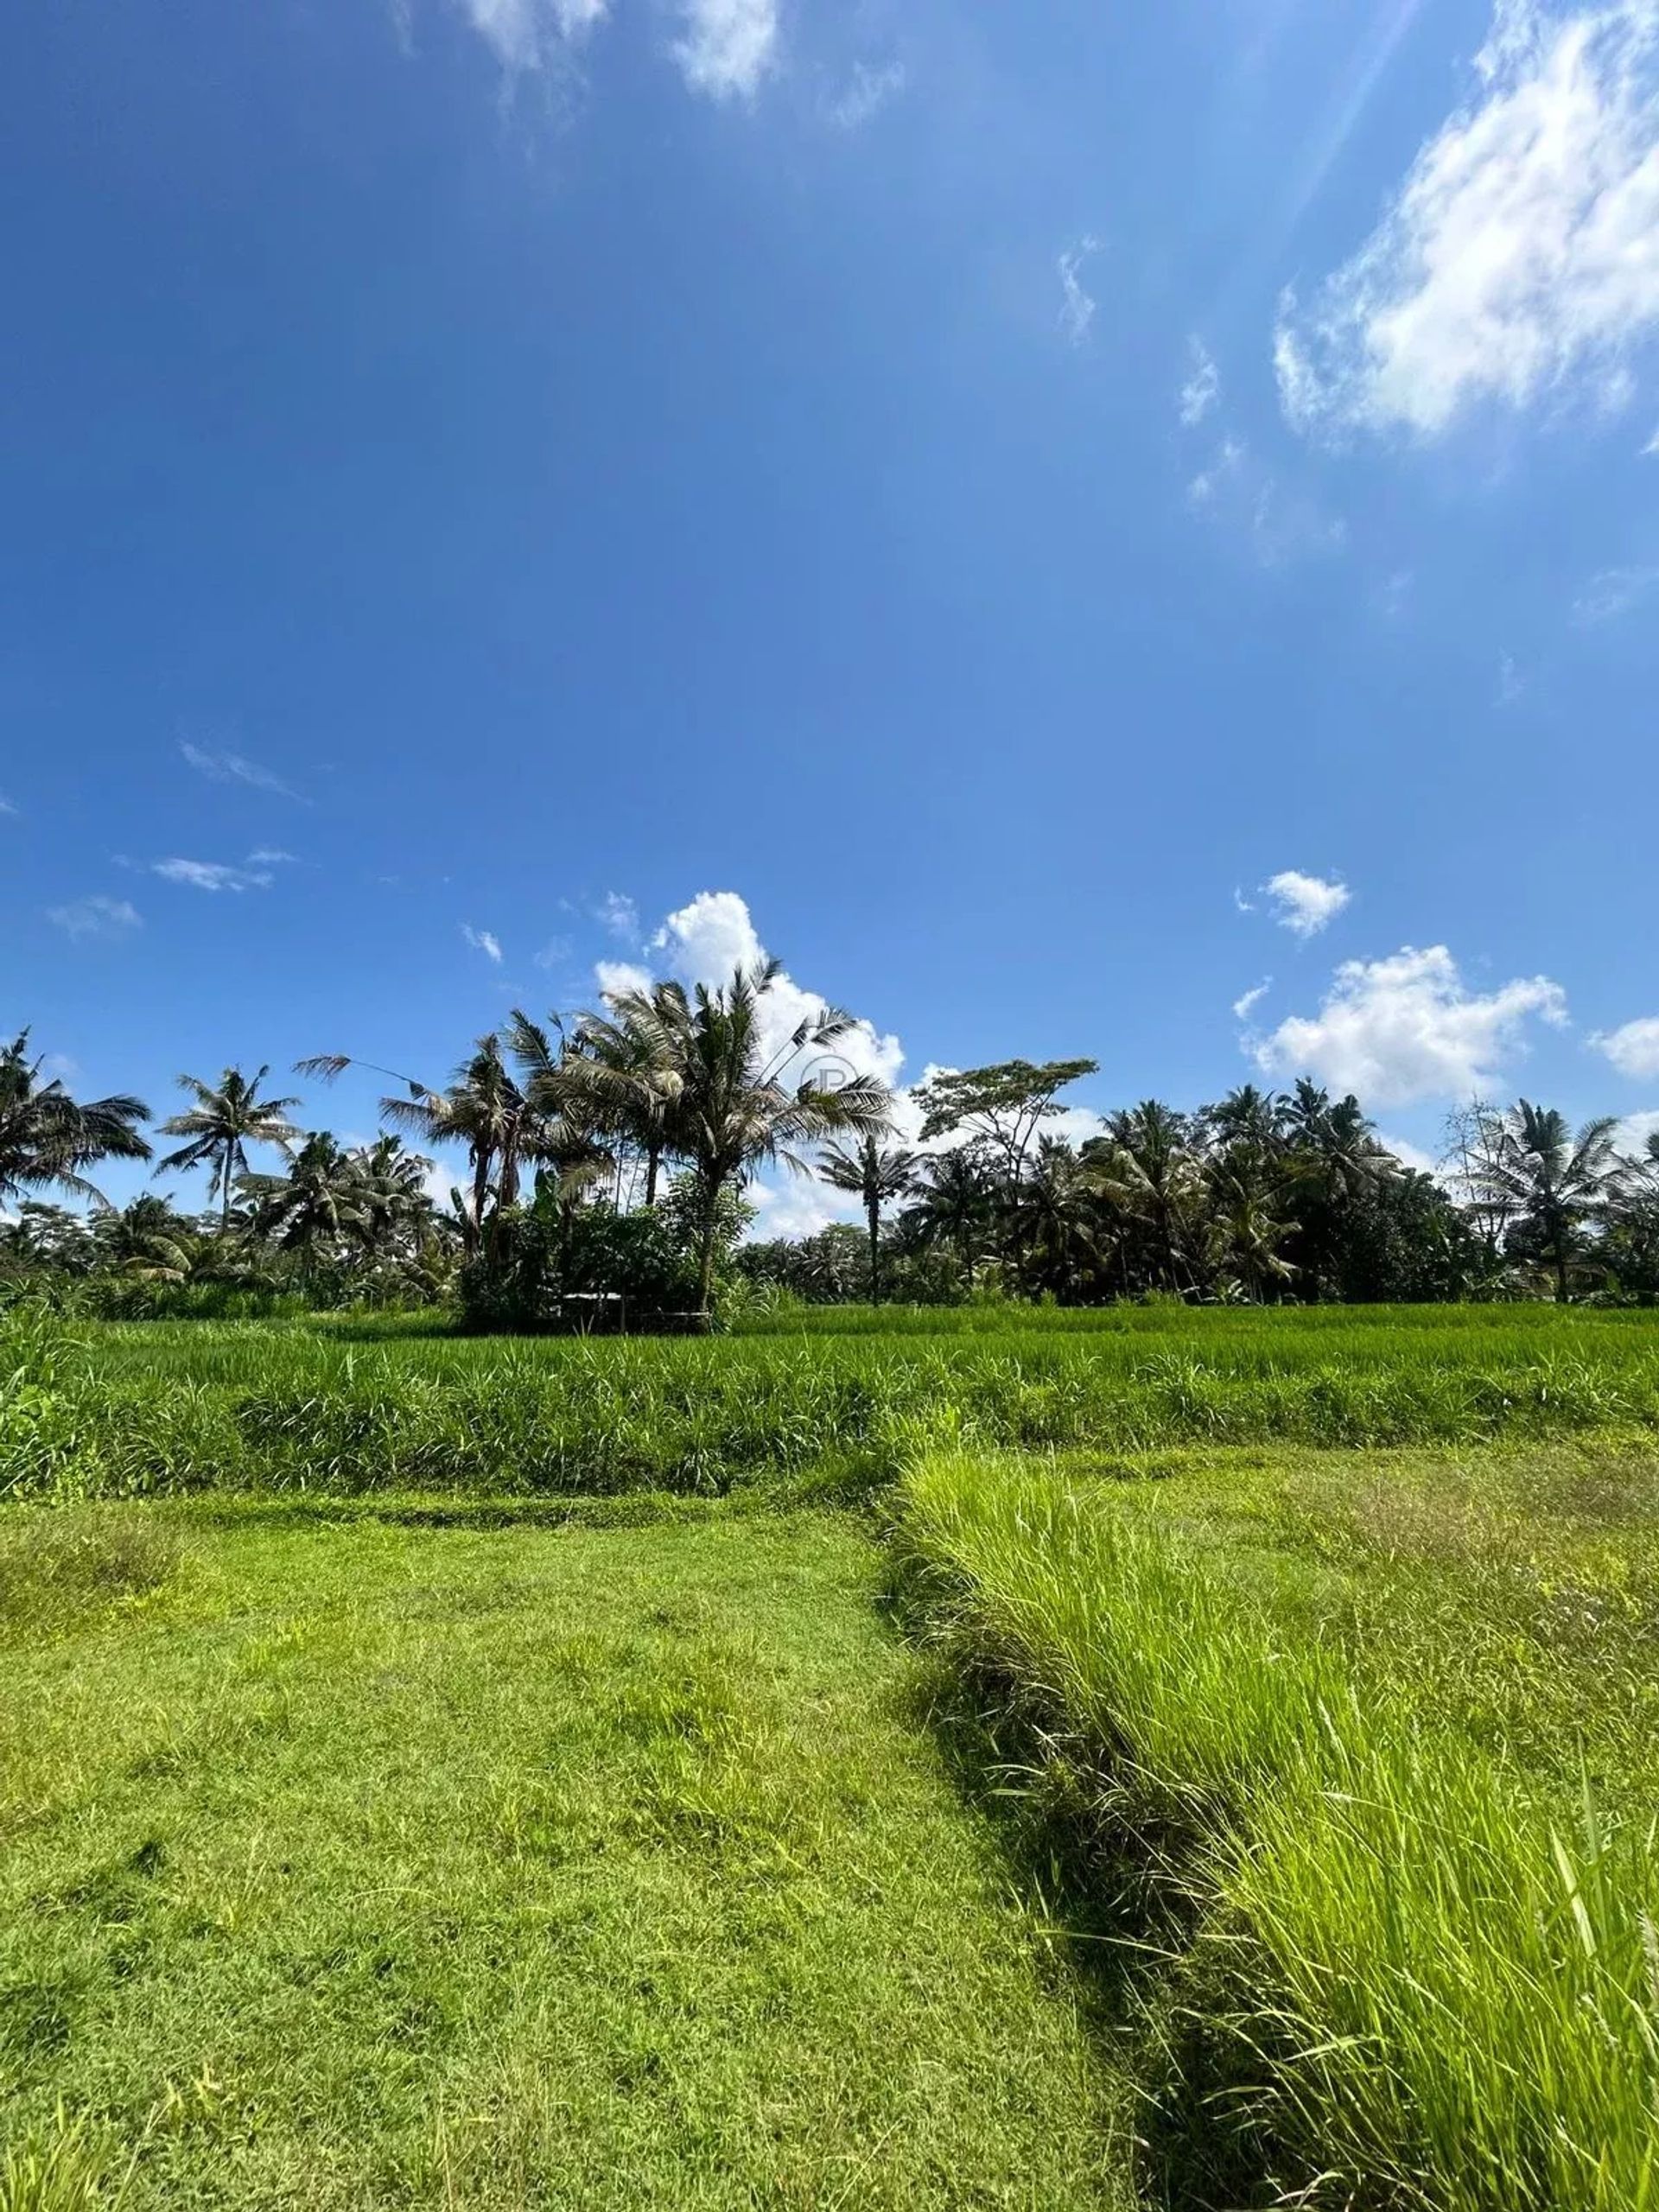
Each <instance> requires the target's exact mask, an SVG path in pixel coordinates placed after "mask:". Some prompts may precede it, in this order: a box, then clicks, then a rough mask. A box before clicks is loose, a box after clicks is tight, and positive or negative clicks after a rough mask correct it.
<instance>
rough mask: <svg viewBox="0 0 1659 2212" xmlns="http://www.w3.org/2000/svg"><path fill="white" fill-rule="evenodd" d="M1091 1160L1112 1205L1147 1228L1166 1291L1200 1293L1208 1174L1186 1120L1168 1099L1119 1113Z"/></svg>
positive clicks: (1092, 1144) (1094, 1142)
mask: <svg viewBox="0 0 1659 2212" xmlns="http://www.w3.org/2000/svg"><path fill="white" fill-rule="evenodd" d="M1083 1158H1084V1163H1085V1164H1086V1165H1087V1166H1089V1167H1090V1168H1091V1169H1092V1170H1093V1171H1094V1172H1095V1173H1096V1175H1097V1176H1098V1178H1099V1181H1100V1187H1101V1190H1102V1191H1103V1193H1104V1195H1105V1197H1106V1198H1107V1199H1108V1201H1109V1203H1110V1205H1112V1206H1113V1207H1114V1208H1115V1209H1116V1211H1118V1212H1119V1213H1120V1214H1122V1216H1123V1217H1124V1218H1125V1219H1126V1220H1128V1221H1130V1222H1133V1223H1135V1224H1136V1225H1137V1226H1138V1227H1139V1228H1140V1229H1141V1230H1143V1231H1144V1233H1145V1235H1146V1236H1147V1241H1148V1243H1150V1245H1151V1248H1152V1252H1153V1255H1154V1265H1155V1268H1156V1273H1157V1278H1158V1281H1159V1284H1160V1287H1162V1288H1164V1289H1166V1290H1192V1289H1195V1288H1196V1287H1197V1284H1196V1281H1195V1280H1194V1276H1193V1271H1192V1249H1193V1246H1194V1243H1195V1240H1196V1235H1197V1231H1198V1227H1199V1225H1200V1223H1201V1220H1202V1217H1203V1211H1204V1198H1205V1192H1204V1173H1203V1169H1202V1166H1201V1164H1200V1162H1199V1159H1198V1153H1197V1151H1196V1149H1195V1148H1194V1146H1193V1142H1192V1129H1191V1128H1190V1127H1189V1125H1188V1122H1187V1120H1186V1117H1185V1116H1184V1115H1181V1114H1178V1113H1177V1112H1176V1111H1175V1110H1174V1109H1173V1107H1170V1106H1166V1105H1165V1104H1164V1103H1163V1102H1162V1101H1161V1100H1160V1099H1157V1098H1147V1099H1143V1100H1142V1101H1141V1104H1140V1105H1138V1106H1131V1107H1128V1108H1127V1109H1124V1110H1123V1111H1122V1112H1121V1113H1116V1114H1113V1115H1111V1116H1109V1118H1108V1121H1107V1123H1106V1135H1104V1136H1103V1137H1090V1140H1089V1141H1088V1143H1087V1144H1085V1145H1084V1148H1083ZM1183 1276H1185V1281H1182V1277H1183Z"/></svg>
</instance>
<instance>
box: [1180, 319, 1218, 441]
mask: <svg viewBox="0 0 1659 2212" xmlns="http://www.w3.org/2000/svg"><path fill="white" fill-rule="evenodd" d="M1187 353H1188V357H1189V359H1188V369H1187V376H1186V381H1185V384H1183V385H1182V386H1181V400H1180V412H1181V422H1182V423H1183V425H1184V427H1185V429H1189V430H1195V429H1197V428H1198V424H1199V423H1202V422H1203V420H1204V418H1205V416H1206V415H1208V414H1209V413H1210V412H1211V410H1212V409H1213V408H1214V407H1215V405H1216V404H1217V401H1218V400H1219V399H1220V397H1221V371H1220V370H1219V369H1218V368H1217V366H1216V364H1215V361H1214V359H1213V358H1212V357H1211V352H1210V349H1209V347H1208V346H1206V345H1205V342H1204V340H1203V339H1201V338H1192V339H1189V340H1188V341H1187Z"/></svg>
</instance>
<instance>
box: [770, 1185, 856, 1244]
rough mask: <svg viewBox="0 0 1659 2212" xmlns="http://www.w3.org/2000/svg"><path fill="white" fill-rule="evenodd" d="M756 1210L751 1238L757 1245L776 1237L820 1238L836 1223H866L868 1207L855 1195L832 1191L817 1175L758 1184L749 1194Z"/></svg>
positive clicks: (847, 1192)
mask: <svg viewBox="0 0 1659 2212" xmlns="http://www.w3.org/2000/svg"><path fill="white" fill-rule="evenodd" d="M745 1195H746V1196H747V1198H748V1201H749V1203H750V1205H752V1206H753V1208H754V1210H755V1216H754V1221H753V1224H752V1226H751V1227H750V1230H749V1236H750V1237H751V1238H752V1239H753V1241H754V1242H755V1243H766V1242H767V1241H768V1240H769V1239H770V1238H772V1237H774V1236H788V1237H791V1238H792V1237H798V1236H817V1233H818V1231H819V1230H821V1229H828V1228H829V1227H830V1226H831V1224H834V1223H836V1222H850V1223H855V1224H862V1223H863V1219H864V1208H863V1205H862V1204H861V1201H860V1199H859V1198H858V1195H857V1193H856V1192H850V1191H836V1190H832V1189H831V1187H830V1186H829V1184H828V1183H820V1182H819V1181H818V1179H817V1176H815V1175H811V1176H809V1175H789V1176H787V1177H786V1178H785V1179H779V1181H777V1182H757V1183H755V1184H754V1185H752V1187H751V1188H750V1189H749V1190H748V1191H747V1192H746V1194H745Z"/></svg>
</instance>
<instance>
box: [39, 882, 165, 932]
mask: <svg viewBox="0 0 1659 2212" xmlns="http://www.w3.org/2000/svg"><path fill="white" fill-rule="evenodd" d="M46 918H47V920H48V922H51V923H52V924H53V925H54V926H55V927H56V928H58V929H60V930H62V931H64V932H65V934H66V935H67V936H68V937H72V938H83V937H125V936H127V935H128V934H129V933H130V931H133V930H136V929H141V928H142V927H143V915H142V914H141V913H140V912H138V909H137V907H136V906H134V905H133V904H132V902H131V900H130V899H106V898H105V897H104V896H103V894H102V893H96V892H95V893H92V895H91V896H90V897H88V898H86V899H71V900H70V901H69V903H68V904H67V906H48V908H47V910H46Z"/></svg>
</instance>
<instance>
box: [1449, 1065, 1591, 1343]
mask: <svg viewBox="0 0 1659 2212" xmlns="http://www.w3.org/2000/svg"><path fill="white" fill-rule="evenodd" d="M1617 1127H1618V1122H1617V1121H1616V1120H1615V1119H1614V1117H1613V1116H1611V1115H1604V1116H1601V1117H1600V1119H1599V1120H1597V1121H1593V1122H1586V1123H1585V1125H1584V1127H1583V1128H1581V1129H1580V1131H1579V1132H1578V1135H1576V1136H1575V1135H1573V1129H1572V1127H1571V1125H1570V1124H1569V1122H1567V1117H1566V1116H1565V1115H1563V1114H1559V1113H1557V1112H1556V1111H1555V1109H1554V1108H1553V1107H1548V1108H1546V1107H1542V1106H1535V1105H1534V1104H1533V1103H1531V1101H1530V1100H1529V1099H1526V1098H1522V1099H1518V1100H1517V1101H1516V1103H1515V1104H1514V1105H1513V1106H1512V1107H1510V1109H1509V1111H1508V1112H1507V1113H1506V1114H1505V1115H1503V1117H1502V1121H1501V1123H1500V1125H1499V1132H1498V1143H1497V1149H1496V1150H1495V1152H1494V1153H1493V1154H1491V1157H1490V1158H1489V1159H1487V1160H1484V1161H1483V1162H1482V1163H1481V1164H1480V1166H1479V1167H1478V1170H1477V1173H1478V1177H1479V1179H1480V1181H1481V1184H1482V1185H1483V1191H1482V1195H1483V1196H1485V1197H1486V1198H1488V1199H1489V1201H1490V1202H1491V1203H1494V1204H1498V1205H1506V1206H1508V1207H1509V1208H1510V1210H1511V1211H1512V1213H1513V1217H1514V1220H1515V1224H1516V1227H1517V1228H1519V1229H1520V1230H1522V1232H1523V1233H1524V1234H1526V1235H1527V1236H1529V1238H1530V1239H1531V1240H1532V1241H1534V1242H1535V1243H1536V1245H1537V1247H1538V1249H1540V1250H1541V1252H1542V1253H1543V1254H1544V1255H1545V1257H1546V1258H1547V1259H1548V1262H1549V1263H1550V1266H1551V1268H1552V1269H1553V1271H1554V1277H1555V1296H1556V1298H1557V1300H1559V1301H1560V1302H1561V1303H1562V1304H1565V1303H1566V1301H1567V1298H1568V1296H1569V1295H1570V1292H1569V1287H1568V1276H1569V1272H1570V1270H1571V1268H1572V1266H1573V1262H1574V1261H1575V1259H1577V1258H1578V1257H1579V1255H1580V1251H1581V1249H1582V1245H1583V1239H1584V1230H1585V1227H1586V1224H1588V1223H1590V1222H1592V1221H1594V1220H1596V1219H1597V1218H1598V1217H1599V1216H1600V1215H1601V1213H1602V1212H1603V1211H1604V1210H1605V1206H1606V1203H1607V1198H1608V1193H1609V1188H1610V1185H1611V1183H1612V1181H1613V1179H1614V1178H1615V1176H1616V1175H1617V1173H1618V1154H1617V1153H1616V1152H1615V1150H1614V1148H1613V1132H1614V1130H1615V1129H1616V1128H1617Z"/></svg>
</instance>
